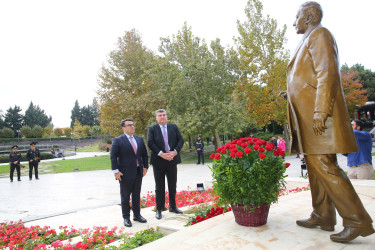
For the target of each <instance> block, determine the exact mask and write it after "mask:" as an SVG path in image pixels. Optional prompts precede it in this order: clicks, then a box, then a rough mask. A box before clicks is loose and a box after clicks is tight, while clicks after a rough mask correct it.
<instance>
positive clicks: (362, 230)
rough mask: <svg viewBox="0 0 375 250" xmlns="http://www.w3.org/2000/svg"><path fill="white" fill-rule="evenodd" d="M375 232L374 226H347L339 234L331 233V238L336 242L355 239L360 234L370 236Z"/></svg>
mask: <svg viewBox="0 0 375 250" xmlns="http://www.w3.org/2000/svg"><path fill="white" fill-rule="evenodd" d="M373 233H375V230H374V228H373V227H372V226H368V227H345V228H344V230H343V231H342V232H340V233H338V234H331V236H330V238H331V240H332V241H336V242H348V241H351V240H354V239H355V238H357V237H358V236H363V237H366V236H369V235H371V234H373Z"/></svg>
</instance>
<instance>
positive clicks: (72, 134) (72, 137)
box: [72, 132, 76, 151]
mask: <svg viewBox="0 0 375 250" xmlns="http://www.w3.org/2000/svg"><path fill="white" fill-rule="evenodd" d="M72 138H73V149H74V151H76V147H75V146H74V132H72Z"/></svg>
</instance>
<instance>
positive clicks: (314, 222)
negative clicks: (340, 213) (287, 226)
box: [296, 217, 335, 231]
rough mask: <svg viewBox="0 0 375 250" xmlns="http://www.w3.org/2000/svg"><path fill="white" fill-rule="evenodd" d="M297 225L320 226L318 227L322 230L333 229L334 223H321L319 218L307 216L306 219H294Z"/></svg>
mask: <svg viewBox="0 0 375 250" xmlns="http://www.w3.org/2000/svg"><path fill="white" fill-rule="evenodd" d="M296 223H297V225H298V226H301V227H307V228H313V227H320V229H322V230H324V231H335V225H324V224H321V223H320V221H319V219H317V218H311V217H310V218H309V219H306V220H297V221H296Z"/></svg>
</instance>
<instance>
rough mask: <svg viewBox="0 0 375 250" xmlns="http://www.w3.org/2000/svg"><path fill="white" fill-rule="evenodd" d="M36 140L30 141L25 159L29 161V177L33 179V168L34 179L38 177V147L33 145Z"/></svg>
mask: <svg viewBox="0 0 375 250" xmlns="http://www.w3.org/2000/svg"><path fill="white" fill-rule="evenodd" d="M35 145H36V142H32V143H30V149H29V150H28V151H27V155H26V157H27V160H28V161H29V179H30V181H31V180H32V179H33V168H34V171H35V179H37V180H39V177H38V165H39V162H40V152H39V149H37V148H36V147H35Z"/></svg>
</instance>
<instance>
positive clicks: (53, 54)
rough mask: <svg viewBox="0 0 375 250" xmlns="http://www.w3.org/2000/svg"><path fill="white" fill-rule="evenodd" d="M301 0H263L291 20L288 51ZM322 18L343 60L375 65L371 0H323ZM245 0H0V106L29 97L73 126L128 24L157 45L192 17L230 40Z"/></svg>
mask: <svg viewBox="0 0 375 250" xmlns="http://www.w3.org/2000/svg"><path fill="white" fill-rule="evenodd" d="M303 2H305V1H301V0H263V1H262V3H263V7H264V8H263V13H264V14H269V15H270V16H271V17H272V18H274V19H276V20H277V22H278V25H279V26H280V27H282V25H284V24H286V25H287V33H286V37H287V39H288V42H287V44H286V45H285V47H286V49H288V50H290V54H292V52H293V51H294V49H295V48H296V46H297V44H298V42H299V40H300V39H301V36H300V35H297V34H296V33H295V29H294V27H293V22H294V20H295V16H296V13H297V10H298V7H299V6H300V4H302V3H303ZM318 2H319V3H320V4H321V6H322V8H323V12H324V16H323V20H322V24H323V25H324V26H325V27H327V28H328V29H329V30H330V31H331V32H332V33H333V35H334V36H335V38H336V41H337V44H338V48H339V54H340V62H341V64H344V63H347V64H348V65H349V66H351V65H353V64H356V63H360V64H362V65H364V66H365V68H367V69H370V70H372V71H375V52H374V50H373V48H372V47H373V46H374V44H375V41H374V40H375V32H374V31H373V29H374V26H375V19H374V17H373V15H374V14H373V10H375V1H374V0H358V1H353V0H321V1H318ZM246 3H247V0H230V1H229V0H157V1H155V0H137V1H134V0H133V1H129V0H122V1H119V0H102V1H97V0H64V1H57V0H43V1H42V0H33V1H30V0H12V1H8V0H0V23H1V25H0V32H1V39H0V86H1V88H0V110H2V111H3V114H4V113H5V112H6V110H7V109H8V108H9V107H14V105H18V106H20V107H21V109H22V113H24V112H25V111H26V109H27V108H28V106H29V104H30V102H31V101H32V102H33V104H34V105H39V106H40V108H41V109H43V110H45V112H46V114H47V115H51V116H52V123H53V124H54V127H55V128H56V127H60V128H61V127H68V126H70V115H71V110H72V108H73V106H74V103H75V101H76V100H78V102H79V104H80V106H81V107H82V106H86V105H89V104H90V105H91V104H92V101H93V99H94V98H95V97H96V91H97V90H98V81H97V79H98V74H99V72H100V68H101V67H102V65H103V64H104V63H105V62H106V60H107V58H108V57H107V56H108V54H109V52H110V51H111V50H114V49H116V43H117V40H118V38H119V37H121V36H123V35H124V33H125V31H129V30H131V29H133V28H134V29H136V30H138V31H139V32H140V33H141V35H142V39H143V43H144V45H145V46H146V47H148V48H149V49H151V50H153V51H157V49H158V46H159V45H160V38H161V37H168V36H169V37H171V36H172V35H173V34H176V33H177V32H178V30H180V29H181V28H182V26H183V24H184V22H187V24H188V26H191V27H192V32H193V35H195V36H197V37H200V38H204V39H205V40H206V42H210V41H211V40H214V39H216V38H220V39H221V42H222V45H228V46H233V45H234V43H233V37H235V36H237V35H238V32H237V20H240V21H244V20H245V13H244V8H245V6H246Z"/></svg>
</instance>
